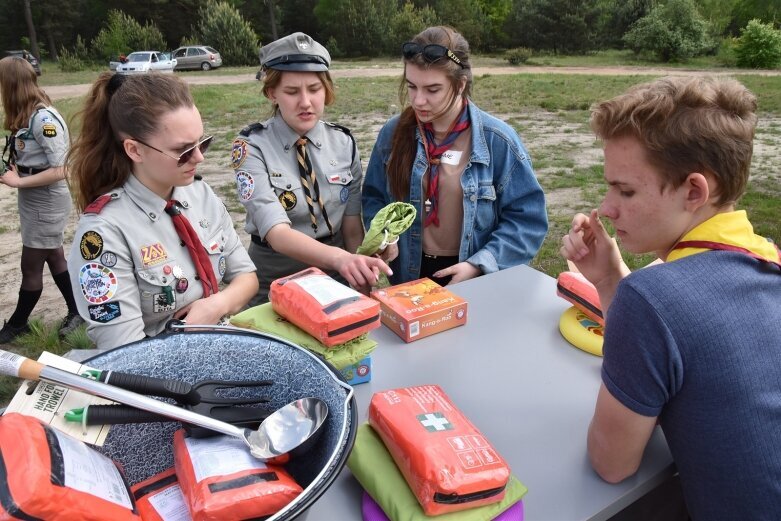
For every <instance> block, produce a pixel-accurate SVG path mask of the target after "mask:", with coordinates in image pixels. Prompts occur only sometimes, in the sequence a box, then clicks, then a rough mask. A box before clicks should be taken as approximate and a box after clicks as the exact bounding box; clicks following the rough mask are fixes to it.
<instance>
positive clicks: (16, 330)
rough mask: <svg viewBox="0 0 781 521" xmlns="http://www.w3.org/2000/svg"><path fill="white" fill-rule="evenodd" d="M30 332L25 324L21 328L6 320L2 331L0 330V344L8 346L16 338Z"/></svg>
mask: <svg viewBox="0 0 781 521" xmlns="http://www.w3.org/2000/svg"><path fill="white" fill-rule="evenodd" d="M29 332H30V324H29V323H27V322H25V323H24V324H22V325H21V326H13V325H11V324H9V323H8V321H7V320H6V321H5V322H4V323H3V329H0V344H10V343H11V342H12V341H13V340H14V339H15V338H16V337H18V336H19V335H23V334H25V333H29Z"/></svg>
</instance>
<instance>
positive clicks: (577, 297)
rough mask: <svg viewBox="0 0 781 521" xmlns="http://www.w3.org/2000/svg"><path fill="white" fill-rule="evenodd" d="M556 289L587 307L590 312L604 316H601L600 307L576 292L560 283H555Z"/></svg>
mask: <svg viewBox="0 0 781 521" xmlns="http://www.w3.org/2000/svg"><path fill="white" fill-rule="evenodd" d="M556 289H558V290H559V292H560V293H561V294H563V295H565V296H566V297H567V298H570V299H572V300H574V301H576V302H577V303H578V304H580V305H581V306H583V307H584V308H586V309H588V310H589V311H591V312H592V313H594V314H595V315H597V316H598V317H600V318H604V316H602V310H601V309H599V308H598V307H596V306H595V305H594V304H592V303H591V302H589V301H588V300H586V299H584V298H583V297H581V296H580V295H578V294H577V293H575V292H573V291H570V290H568V289H567V288H565V287H564V286H562V285H561V284H557V285H556Z"/></svg>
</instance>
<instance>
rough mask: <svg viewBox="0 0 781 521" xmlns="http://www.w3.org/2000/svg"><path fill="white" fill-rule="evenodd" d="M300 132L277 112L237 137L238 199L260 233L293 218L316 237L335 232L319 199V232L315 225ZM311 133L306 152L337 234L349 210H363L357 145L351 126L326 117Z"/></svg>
mask: <svg viewBox="0 0 781 521" xmlns="http://www.w3.org/2000/svg"><path fill="white" fill-rule="evenodd" d="M299 137H300V136H299V135H298V134H297V133H296V132H294V131H293V130H292V129H291V128H290V127H289V126H288V125H287V123H285V120H283V119H282V116H280V115H279V114H277V115H276V116H275V117H273V118H271V119H269V120H268V121H266V122H264V123H256V124H254V125H250V126H249V127H247V128H245V129H244V130H242V131H241V133H240V134H239V136H238V137H237V138H236V140H235V141H234V142H233V150H232V164H233V169H234V171H235V173H236V185H237V188H238V194H239V199H240V200H241V202H242V203H243V204H244V206H245V207H246V209H247V221H246V225H245V227H244V229H245V230H246V231H247V233H249V234H251V235H255V236H258V237H259V238H260V239H265V237H266V234H267V233H268V231H269V230H270V229H271V228H272V227H273V226H275V225H277V224H280V223H288V224H290V226H291V227H292V228H293V229H296V230H298V231H300V232H302V233H305V234H306V235H309V236H310V237H314V238H315V239H325V238H327V237H329V236H330V233H329V231H328V226H326V223H325V219H323V215H322V212H321V211H320V206H319V205H318V204H317V202H315V203H314V204H313V206H314V211H315V215H316V216H317V222H318V228H317V232H315V231H314V230H313V229H312V222H311V220H310V216H309V207H308V206H307V203H306V199H305V197H304V193H303V189H302V187H301V176H300V173H299V169H298V160H297V155H296V141H297V140H298V139H299ZM306 137H307V138H308V139H309V143H308V144H307V154H308V155H309V158H310V160H311V162H312V167H313V169H314V171H315V173H316V175H317V180H318V183H319V185H320V194H321V195H322V198H323V204H324V205H325V207H326V212H327V213H328V219H329V220H330V221H331V225H332V226H333V230H334V234H336V232H337V231H338V230H340V229H341V227H342V218H343V217H344V216H345V215H360V213H361V178H362V177H363V174H362V171H361V159H360V156H359V154H358V149H357V147H356V146H355V140H354V139H353V137H352V135H350V133H349V131H348V130H347V129H345V128H344V127H340V126H337V125H333V124H331V123H325V122H323V121H318V122H317V124H316V125H315V127H314V128H313V129H312V130H310V131H309V132H308V133H307V135H306Z"/></svg>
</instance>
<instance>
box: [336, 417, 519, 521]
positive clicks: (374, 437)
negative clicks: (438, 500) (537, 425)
mask: <svg viewBox="0 0 781 521" xmlns="http://www.w3.org/2000/svg"><path fill="white" fill-rule="evenodd" d="M347 466H348V467H349V469H350V470H351V471H352V473H353V475H354V476H355V478H356V479H357V480H358V482H359V483H360V484H361V486H362V487H363V488H364V490H366V492H368V493H369V495H370V496H371V497H372V498H373V499H374V501H376V502H377V504H378V505H380V508H382V510H383V512H385V515H386V516H388V518H389V519H391V521H399V520H404V521H426V520H428V521H431V520H432V519H436V520H437V521H485V520H486V519H493V518H495V517H496V516H498V515H499V514H501V513H502V512H504V511H505V510H507V509H508V508H510V507H511V506H512V505H514V504H515V503H517V502H518V501H519V500H520V499H521V498H522V497H523V495H524V494H526V487H525V486H524V485H523V483H521V482H520V481H518V479H517V478H516V477H515V476H510V481H509V482H508V483H507V488H506V492H505V494H504V499H502V500H501V501H500V502H498V503H493V504H491V505H485V506H482V507H477V508H470V509H468V510H461V511H459V512H451V513H448V514H441V515H438V516H433V517H432V516H427V515H426V514H424V513H423V507H421V506H420V503H418V500H417V498H416V497H415V494H413V493H412V490H410V488H409V486H408V485H407V482H406V481H405V480H404V476H403V475H402V473H401V471H400V470H399V468H398V467H397V466H396V463H395V462H394V461H393V457H392V456H391V455H390V453H389V452H388V449H386V448H385V444H384V443H383V442H382V439H381V438H380V437H379V435H378V434H377V433H376V432H374V429H372V428H371V426H370V425H369V424H368V423H364V424H363V425H360V426H359V427H358V433H357V434H356V436H355V445H354V446H353V450H352V452H351V453H350V457H349V459H348V460H347Z"/></svg>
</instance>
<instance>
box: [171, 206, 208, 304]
mask: <svg viewBox="0 0 781 521" xmlns="http://www.w3.org/2000/svg"><path fill="white" fill-rule="evenodd" d="M165 213H167V214H168V215H170V216H171V221H173V223H174V228H176V233H177V235H179V238H180V239H182V241H183V242H184V244H185V246H187V251H189V252H190V258H191V259H192V261H193V264H195V271H196V272H197V273H198V278H199V279H201V286H203V296H204V298H206V297H208V296H209V295H211V294H212V293H217V291H219V288H218V284H217V277H215V276H214V268H212V261H211V259H209V254H208V253H207V252H206V248H204V247H203V244H201V239H200V238H199V237H198V234H197V233H195V230H193V227H192V225H191V224H190V221H188V220H187V217H185V216H184V215H182V207H181V205H180V204H179V201H177V200H176V199H171V200H170V201H168V202H167V203H166V205H165Z"/></svg>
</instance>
